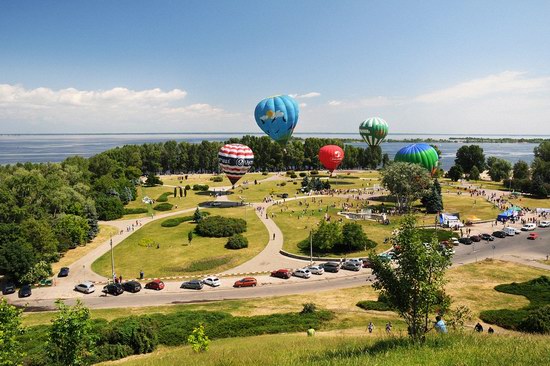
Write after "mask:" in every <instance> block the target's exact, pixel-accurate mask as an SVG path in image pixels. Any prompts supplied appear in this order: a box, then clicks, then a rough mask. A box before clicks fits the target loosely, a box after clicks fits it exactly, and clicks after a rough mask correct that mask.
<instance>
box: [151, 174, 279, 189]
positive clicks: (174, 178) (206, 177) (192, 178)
mask: <svg viewBox="0 0 550 366" xmlns="http://www.w3.org/2000/svg"><path fill="white" fill-rule="evenodd" d="M217 175H218V174H187V180H186V179H183V180H179V179H178V177H185V174H174V175H162V176H161V177H160V179H161V180H162V182H163V183H164V184H167V185H172V186H182V187H185V186H186V185H187V184H189V185H190V186H191V187H193V184H208V185H209V186H210V187H225V186H230V185H231V182H230V181H229V179H227V177H226V176H225V174H223V173H220V174H219V175H220V176H221V177H223V181H222V182H213V181H212V180H210V178H212V177H215V176H217ZM270 175H273V174H270ZM270 175H262V173H247V174H246V175H245V176H244V177H242V178H241V180H239V182H237V184H239V183H242V182H243V181H247V180H248V181H251V182H252V183H254V180H255V179H256V180H261V179H266V178H267V177H269V176H270Z"/></svg>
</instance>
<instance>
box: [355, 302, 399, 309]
mask: <svg viewBox="0 0 550 366" xmlns="http://www.w3.org/2000/svg"><path fill="white" fill-rule="evenodd" d="M356 306H358V307H360V308H361V309H364V310H376V311H391V310H392V308H391V307H390V306H389V305H388V304H386V303H385V302H380V301H373V300H364V301H359V302H358V303H357V304H356Z"/></svg>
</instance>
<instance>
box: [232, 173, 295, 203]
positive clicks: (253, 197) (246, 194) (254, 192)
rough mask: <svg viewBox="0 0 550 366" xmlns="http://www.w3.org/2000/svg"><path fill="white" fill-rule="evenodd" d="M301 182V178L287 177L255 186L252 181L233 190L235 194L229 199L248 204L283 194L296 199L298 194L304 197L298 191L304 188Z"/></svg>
mask: <svg viewBox="0 0 550 366" xmlns="http://www.w3.org/2000/svg"><path fill="white" fill-rule="evenodd" d="M294 182H296V184H294ZM300 182H301V178H296V179H294V180H292V179H290V178H287V177H285V178H284V179H281V180H272V181H268V182H258V184H254V181H250V182H249V183H248V184H245V185H242V186H239V187H237V188H235V189H234V190H232V191H231V192H232V193H233V194H230V195H228V196H227V197H228V198H229V200H231V201H241V200H244V201H246V202H262V201H263V199H264V198H265V197H267V196H269V195H274V196H277V195H281V194H283V193H286V194H288V196H289V197H294V195H296V194H298V195H302V194H301V193H298V190H299V189H300V188H301V187H302V186H301V185H300ZM282 184H283V185H282Z"/></svg>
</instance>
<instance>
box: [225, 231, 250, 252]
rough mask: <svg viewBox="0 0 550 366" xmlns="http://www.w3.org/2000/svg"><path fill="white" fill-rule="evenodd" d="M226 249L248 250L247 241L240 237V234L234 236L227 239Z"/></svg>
mask: <svg viewBox="0 0 550 366" xmlns="http://www.w3.org/2000/svg"><path fill="white" fill-rule="evenodd" d="M225 247H226V248H227V249H243V248H248V239H247V238H245V237H244V236H242V235H241V234H235V235H233V236H232V237H230V238H229V240H228V241H227V244H225Z"/></svg>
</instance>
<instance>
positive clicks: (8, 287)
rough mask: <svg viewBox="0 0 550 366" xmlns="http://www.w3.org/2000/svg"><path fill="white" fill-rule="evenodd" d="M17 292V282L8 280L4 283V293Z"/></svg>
mask: <svg viewBox="0 0 550 366" xmlns="http://www.w3.org/2000/svg"><path fill="white" fill-rule="evenodd" d="M14 292H15V283H13V282H8V283H6V284H5V285H4V288H3V289H2V295H9V294H13V293H14Z"/></svg>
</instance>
